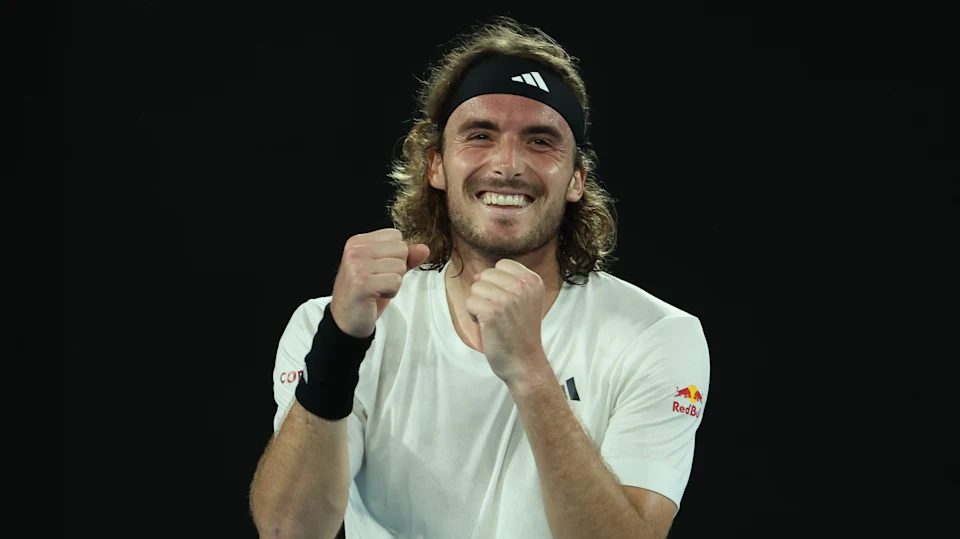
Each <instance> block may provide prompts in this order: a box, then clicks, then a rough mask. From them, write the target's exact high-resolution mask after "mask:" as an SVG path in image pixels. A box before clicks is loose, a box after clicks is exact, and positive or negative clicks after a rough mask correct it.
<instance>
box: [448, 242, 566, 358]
mask: <svg viewBox="0 0 960 539" xmlns="http://www.w3.org/2000/svg"><path fill="white" fill-rule="evenodd" d="M454 246H455V254H454V255H453V256H452V257H451V260H450V267H449V268H448V270H447V272H446V275H445V281H446V289H447V304H448V306H449V308H450V315H451V317H452V318H453V325H454V327H455V328H456V330H457V333H458V334H459V335H460V338H461V339H463V342H464V343H466V345H467V346H469V347H471V348H473V349H475V350H478V351H481V352H482V350H481V349H480V326H479V325H478V324H477V323H476V322H474V321H473V320H472V319H471V318H470V314H469V313H468V312H467V306H466V304H467V298H468V297H470V287H471V286H473V283H474V278H473V276H474V275H476V274H478V273H480V272H482V271H483V270H485V269H489V268H492V267H494V266H495V265H496V263H497V262H498V261H499V260H500V258H497V257H490V256H485V255H483V254H482V253H477V252H476V251H474V250H472V249H470V248H469V247H468V246H465V245H463V244H462V242H458V241H456V239H455V240H454ZM458 255H459V256H458ZM510 258H511V259H512V260H515V261H517V262H519V263H521V264H523V265H524V267H526V268H528V269H530V270H532V271H534V272H535V273H537V274H538V275H539V276H540V278H541V279H543V285H544V295H543V308H542V314H541V316H542V317H545V316H546V315H547V312H549V311H550V307H551V306H553V303H554V301H556V299H557V296H558V295H559V294H560V288H561V287H562V286H563V278H562V277H561V276H560V265H559V263H558V262H557V244H556V240H554V241H552V242H550V243H549V244H547V245H545V246H543V247H542V248H540V249H538V250H536V251H533V252H530V253H527V254H524V255H521V256H517V257H510Z"/></svg>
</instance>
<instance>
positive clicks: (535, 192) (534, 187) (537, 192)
mask: <svg viewBox="0 0 960 539" xmlns="http://www.w3.org/2000/svg"><path fill="white" fill-rule="evenodd" d="M465 187H466V188H467V191H469V192H471V193H477V192H479V191H498V190H504V191H520V192H522V193H527V194H530V195H532V196H533V197H535V198H539V197H541V196H543V185H542V184H539V183H528V182H525V181H523V180H521V179H517V178H470V179H468V180H467V182H466V184H465Z"/></svg>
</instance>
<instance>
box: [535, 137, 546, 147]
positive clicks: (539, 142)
mask: <svg viewBox="0 0 960 539" xmlns="http://www.w3.org/2000/svg"><path fill="white" fill-rule="evenodd" d="M533 143H534V144H536V145H537V146H549V145H550V141H549V140H547V139H543V138H535V139H533Z"/></svg>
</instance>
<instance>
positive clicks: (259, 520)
mask: <svg viewBox="0 0 960 539" xmlns="http://www.w3.org/2000/svg"><path fill="white" fill-rule="evenodd" d="M349 487H350V463H349V453H348V451H347V419H346V418H344V419H341V420H338V421H327V420H324V419H321V418H319V417H317V416H315V415H313V414H311V413H310V412H308V411H306V410H304V409H303V407H302V406H300V404H299V403H298V402H296V401H294V403H293V406H292V407H291V409H290V412H289V413H288V414H287V418H286V419H285V420H284V422H283V425H282V426H281V428H280V431H279V432H278V433H277V436H276V437H275V438H274V440H273V441H272V442H271V444H270V446H269V447H268V449H267V451H265V452H264V455H263V457H262V458H261V459H260V462H259V464H258V465H257V471H256V473H255V475H254V479H253V483H252V485H251V488H250V507H251V511H252V513H253V519H254V522H255V523H256V525H257V529H258V530H259V532H260V536H261V537H270V538H274V537H310V538H317V537H319V538H333V537H334V536H335V535H336V534H337V532H338V531H339V529H340V525H341V523H342V521H343V515H344V512H345V511H346V505H347V496H348V493H349Z"/></svg>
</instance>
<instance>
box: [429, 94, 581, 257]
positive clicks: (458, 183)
mask: <svg viewBox="0 0 960 539" xmlns="http://www.w3.org/2000/svg"><path fill="white" fill-rule="evenodd" d="M575 152H576V143H575V139H574V137H573V132H572V131H571V130H570V127H569V126H568V125H567V123H566V121H565V120H564V119H563V117H562V116H560V114H559V113H557V112H556V111H555V110H553V109H552V108H550V107H548V106H547V105H544V104H543V103H540V102H539V101H536V100H533V99H528V98H526V97H521V96H516V95H501V94H497V95H482V96H478V97H474V98H472V99H470V100H469V101H466V102H465V103H463V104H462V105H460V106H459V107H458V108H457V110H456V111H454V113H453V114H452V115H451V116H450V119H449V120H448V121H447V125H446V128H445V129H444V151H443V155H442V156H440V155H438V154H436V153H435V152H431V166H430V185H432V186H433V187H435V188H437V189H440V190H443V191H446V193H447V207H448V210H449V215H450V222H451V228H452V231H453V234H454V235H455V236H457V237H459V238H460V239H461V240H463V242H465V243H466V244H467V245H468V246H469V247H470V248H472V249H474V250H475V251H477V253H478V254H480V255H482V256H487V257H490V258H515V257H518V256H521V255H524V254H527V253H530V252H532V251H535V250H537V249H539V248H541V247H544V246H546V245H547V244H549V243H550V242H551V240H553V239H555V238H556V237H557V233H558V231H559V227H560V223H561V221H562V219H563V213H564V209H565V207H566V203H567V202H576V201H578V200H580V197H581V196H583V182H584V179H585V175H584V174H583V171H581V170H579V169H575V168H574V157H575V155H576V154H575Z"/></svg>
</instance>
